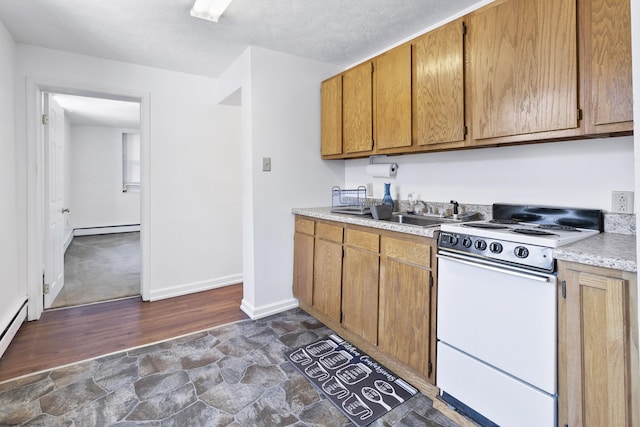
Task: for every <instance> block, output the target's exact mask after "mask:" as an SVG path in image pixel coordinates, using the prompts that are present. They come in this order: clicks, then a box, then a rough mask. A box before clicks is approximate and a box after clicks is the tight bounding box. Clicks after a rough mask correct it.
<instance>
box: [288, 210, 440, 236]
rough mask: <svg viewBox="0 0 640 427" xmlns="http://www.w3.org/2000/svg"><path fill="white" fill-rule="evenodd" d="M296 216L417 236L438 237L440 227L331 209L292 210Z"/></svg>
mask: <svg viewBox="0 0 640 427" xmlns="http://www.w3.org/2000/svg"><path fill="white" fill-rule="evenodd" d="M291 212H292V213H294V214H296V215H304V216H309V217H312V218H318V219H325V220H327V221H337V222H343V223H346V224H355V225H362V226H364V227H372V228H379V229H381V230H389V231H397V232H400V233H407V234H415V235H416V236H424V237H432V238H433V237H436V236H435V233H436V232H438V231H440V227H437V226H436V227H416V226H414V225H406V224H398V223H396V222H389V221H380V220H377V219H372V218H371V217H369V216H365V217H362V216H359V215H348V214H339V213H333V212H331V208H304V209H302V208H301V209H298V208H294V209H292V210H291Z"/></svg>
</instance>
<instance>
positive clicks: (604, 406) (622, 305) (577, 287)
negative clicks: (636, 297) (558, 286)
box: [559, 270, 631, 427]
mask: <svg viewBox="0 0 640 427" xmlns="http://www.w3.org/2000/svg"><path fill="white" fill-rule="evenodd" d="M562 277H563V278H565V279H566V302H564V304H565V307H564V308H562V307H561V310H560V312H561V313H562V312H564V315H565V316H566V319H564V320H563V321H562V322H560V325H561V328H564V330H562V329H561V330H560V343H561V344H560V345H561V347H563V346H564V347H565V348H561V351H560V363H561V366H560V369H561V370H563V369H564V370H566V374H565V373H562V374H561V375H560V385H561V390H560V416H561V419H560V423H559V424H560V425H563V424H567V423H568V425H570V426H585V427H588V426H629V425H631V424H630V417H631V414H630V407H631V405H630V388H629V380H630V379H629V377H630V374H629V367H630V365H629V331H628V329H627V328H628V325H629V323H628V320H629V319H628V283H627V281H626V280H623V279H618V278H612V277H606V276H600V275H596V274H590V273H585V272H580V271H573V270H568V271H567V272H565V273H562ZM562 363H564V364H565V365H564V366H562ZM563 375H566V377H563ZM563 378H566V379H565V380H563ZM565 381H566V392H565V393H564V395H563V390H562V387H563V383H564V382H565ZM563 417H566V418H564V419H563Z"/></svg>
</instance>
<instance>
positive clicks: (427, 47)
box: [413, 21, 465, 146]
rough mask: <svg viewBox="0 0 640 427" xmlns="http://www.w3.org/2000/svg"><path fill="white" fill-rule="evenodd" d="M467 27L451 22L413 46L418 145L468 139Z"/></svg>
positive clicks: (418, 40)
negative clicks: (466, 131) (465, 84)
mask: <svg viewBox="0 0 640 427" xmlns="http://www.w3.org/2000/svg"><path fill="white" fill-rule="evenodd" d="M463 30H464V26H463V24H462V22H461V21H456V22H452V23H451V24H447V25H445V26H443V27H440V28H438V29H436V30H433V31H430V32H428V33H426V34H425V35H423V36H421V37H420V38H418V39H417V40H416V41H415V42H414V44H413V57H414V60H413V82H414V84H413V105H414V107H413V126H414V138H415V139H416V141H417V144H418V145H423V146H428V145H432V144H442V143H451V142H461V141H464V139H465V130H464V129H465V117H464V31H463Z"/></svg>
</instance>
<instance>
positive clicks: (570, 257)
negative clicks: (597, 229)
mask: <svg viewBox="0 0 640 427" xmlns="http://www.w3.org/2000/svg"><path fill="white" fill-rule="evenodd" d="M553 257H554V258H556V259H559V260H563V261H572V262H577V263H580V264H586V265H593V266H596V267H606V268H612V269H614V270H622V271H630V272H637V271H638V267H637V261H636V236H635V235H632V234H616V233H600V234H598V235H596V236H593V237H589V238H588V239H584V240H580V241H579V242H576V243H572V244H570V245H566V246H562V247H560V248H556V249H554V250H553Z"/></svg>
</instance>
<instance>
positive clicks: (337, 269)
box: [313, 223, 343, 322]
mask: <svg viewBox="0 0 640 427" xmlns="http://www.w3.org/2000/svg"><path fill="white" fill-rule="evenodd" d="M342 234H343V228H342V226H341V225H330V224H327V223H317V224H316V239H315V249H314V257H313V307H315V308H316V309H318V310H320V311H321V312H323V313H326V315H327V316H329V318H330V319H331V320H333V321H336V322H340V310H341V305H340V304H341V298H342Z"/></svg>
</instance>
